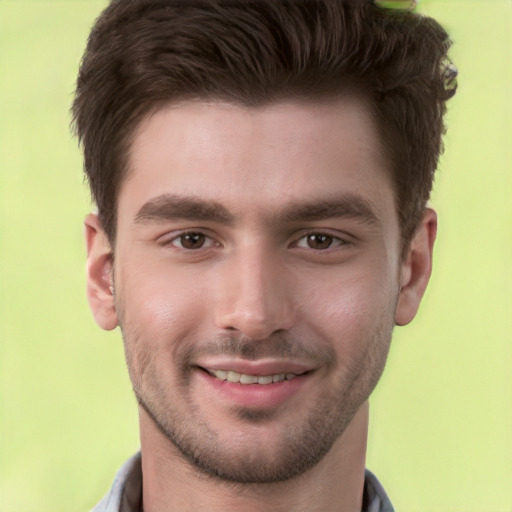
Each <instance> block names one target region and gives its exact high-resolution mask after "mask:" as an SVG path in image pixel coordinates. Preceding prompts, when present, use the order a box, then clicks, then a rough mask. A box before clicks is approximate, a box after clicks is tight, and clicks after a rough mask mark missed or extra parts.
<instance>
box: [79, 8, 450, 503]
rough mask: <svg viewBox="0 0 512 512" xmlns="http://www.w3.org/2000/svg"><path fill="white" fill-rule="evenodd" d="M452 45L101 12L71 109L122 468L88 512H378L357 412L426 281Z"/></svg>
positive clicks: (189, 13) (277, 14) (358, 21)
mask: <svg viewBox="0 0 512 512" xmlns="http://www.w3.org/2000/svg"><path fill="white" fill-rule="evenodd" d="M448 47H449V39H448V36H447V34H446V33H445V32H444V30H443V29H442V28H441V27H440V26H439V25H438V24H437V23H436V22H434V21H433V20H431V19H428V18H423V17H420V16H419V15H417V14H414V13H412V12H409V11H407V10H400V11H392V10H387V9H385V8H383V7H382V6H380V5H376V4H375V3H374V2H372V1H369V0H329V1H326V0H315V1H313V0H311V1H302V0H294V1H291V0H283V1H279V2H276V1H275V0H266V1H265V0H258V1H241V0H239V1H225V0H224V1H223V0H211V1H210V0H209V1H204V0H192V1H187V2H182V1H178V0H131V1H127V0H117V1H114V2H112V3H111V4H110V5H109V6H108V7H107V9H106V10H105V11H104V12H103V14H102V15H101V16H100V18H99V19H98V20H97V22H96V24H95V27H94V28H93V31H92V33H91V36H90V39H89V43H88V46H87V50H86V53H85V55H84V59H83V61H82V65H81V69H80V75H79V78H78V84H77V95H76V99H75V103H74V106H73V111H74V120H75V123H76V129H77V133H78V135H79V137H80V140H81V142H82V144H83V147H84V156H85V171H86V173H87V176H88V179H89V183H90V186H91V190H92V195H93V198H94V201H95V203H96V205H97V207H98V213H97V214H91V215H89V216H88V217H87V219H86V222H85V225H86V239H87V252H88V257H87V275H88V298H89V302H90V305H91V309H92V311H93V314H94V316H95V319H96V321H97V323H98V324H99V325H100V327H102V328H104V329H114V328H115V327H116V326H118V325H119V326H120V329H121V331H122V334H123V339H124V344H125V352H126V361H127V366H128V370H129V373H130V377H131V380H132V384H133V389H134V392H135V395H136V397H137V400H138V403H139V412H140V438H141V454H138V455H136V456H135V457H134V458H132V459H130V460H129V461H128V462H127V463H126V464H125V465H124V466H123V468H122V469H121V471H120V472H119V474H118V476H117V478H116V481H115V483H114V486H113V487H112V489H111V491H110V492H109V493H108V494H107V496H105V498H104V499H103V500H102V502H101V503H100V504H99V505H98V506H97V508H96V509H95V510H97V511H100V510H101V511H103V510H108V511H114V510H116V511H118V510H122V511H128V510H130V511H133V510H144V511H145V512H152V511H159V512H161V511H189V510H190V511H197V510H209V511H215V510H223V511H226V510H236V511H243V510H249V511H259V510H261V511H263V510H265V511H266V510H274V511H299V510H300V511H347V512H348V511H355V510H364V511H370V510H371V511H376V510H392V506H391V503H390V501H389V499H388V497H387V496H386V493H385V492H384V490H383V489H382V487H381V486H380V484H379V483H378V481H377V479H376V478H375V477H374V476H373V475H372V474H371V473H370V472H369V471H365V450H366V438H367V426H368V402H367V400H368V397H369V395H370V394H371V392H372V390H373V389H374V387H375V385H376V384H377V381H378V379H379V377H380V375H381V373H382V371H383V368H384V365H385V361H386V356H387V353H388V348H389V344H390V340H391V334H392V330H393V326H394V325H395V324H396V325H404V324H407V323H409V322H410V321H411V320H412V319H413V317H414V316H415V314H416V311H417V309H418V306H419V303H420V300H421V298H422V295H423V292H424V290H425V288H426V286H427V282H428V280H429V276H430V271H431V260H432V248H433V244H434V239H435V234H436V214H435V212H434V211H433V210H432V209H430V208H429V207H427V200H428V198H429V194H430V190H431V186H432V180H433V175H434V171H435V168H436V165H437V159H438V156H439V152H440V146H441V134H442V132H443V120H442V118H443V114H444V112H445V101H446V100H447V99H448V98H449V97H451V96H452V95H453V93H454V91H455V81H454V70H453V68H452V67H451V66H450V65H449V63H448V60H447V57H446V52H447V50H448Z"/></svg>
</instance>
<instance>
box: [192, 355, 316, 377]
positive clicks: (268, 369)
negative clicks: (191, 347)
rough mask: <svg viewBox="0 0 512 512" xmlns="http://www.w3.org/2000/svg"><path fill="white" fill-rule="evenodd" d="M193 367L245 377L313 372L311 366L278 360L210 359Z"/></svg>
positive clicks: (198, 362)
mask: <svg viewBox="0 0 512 512" xmlns="http://www.w3.org/2000/svg"><path fill="white" fill-rule="evenodd" d="M195 366H198V367H200V368H203V369H204V370H225V371H232V372H237V373H240V374H245V375H256V376H263V375H277V374H280V373H294V374H296V375H300V374H303V373H306V372H311V371H313V370H315V368H314V367H313V366H311V364H309V365H308V364H307V363H302V362H298V361H286V360H282V359H281V360H279V359H260V360H256V361H249V360H247V359H233V358H228V357H225V358H217V357H216V358H212V359H205V360H203V361H197V362H196V363H195Z"/></svg>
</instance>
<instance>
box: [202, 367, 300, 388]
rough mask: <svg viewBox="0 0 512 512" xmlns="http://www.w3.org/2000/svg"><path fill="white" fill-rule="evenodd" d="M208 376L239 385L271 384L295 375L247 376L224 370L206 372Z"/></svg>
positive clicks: (290, 378)
mask: <svg viewBox="0 0 512 512" xmlns="http://www.w3.org/2000/svg"><path fill="white" fill-rule="evenodd" d="M208 373H210V375H213V376H214V377H216V378H217V379H219V380H227V381H228V382H233V383H240V384H262V385H265V384H272V383H273V382H282V381H283V380H292V379H294V378H295V377H297V375H296V374H295V373H286V374H285V373H277V374H275V375H247V374H245V373H238V372H233V371H225V370H208Z"/></svg>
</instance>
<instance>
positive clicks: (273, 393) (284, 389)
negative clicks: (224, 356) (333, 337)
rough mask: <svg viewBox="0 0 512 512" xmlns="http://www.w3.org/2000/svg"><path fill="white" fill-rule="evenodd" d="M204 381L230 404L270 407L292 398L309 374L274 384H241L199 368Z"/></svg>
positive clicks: (261, 407)
mask: <svg viewBox="0 0 512 512" xmlns="http://www.w3.org/2000/svg"><path fill="white" fill-rule="evenodd" d="M198 373H199V376H200V378H201V379H202V380H203V382H204V383H205V384H206V385H207V386H209V387H210V389H213V391H214V392H215V393H217V394H218V395H219V397H220V398H221V399H222V400H223V401H224V402H227V403H228V404H231V405H237V406H241V407H253V408H260V409H269V408H273V407H277V406H279V405H281V404H283V403H285V402H286V401H288V400H290V399H291V398H292V397H293V396H294V395H295V394H297V392H298V391H299V389H300V388H302V386H304V384H305V383H306V381H307V380H308V378H309V377H310V376H309V374H306V375H300V376H297V377H295V378H293V379H291V380H283V381H281V382H274V383H272V384H240V383H239V382H229V381H227V380H219V379H217V378H215V377H213V376H212V375H210V374H209V373H207V372H205V371H203V370H198Z"/></svg>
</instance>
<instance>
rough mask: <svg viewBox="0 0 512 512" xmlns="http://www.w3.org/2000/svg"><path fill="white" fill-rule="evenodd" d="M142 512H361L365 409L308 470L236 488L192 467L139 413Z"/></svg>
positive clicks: (143, 415) (141, 411)
mask: <svg viewBox="0 0 512 512" xmlns="http://www.w3.org/2000/svg"><path fill="white" fill-rule="evenodd" d="M140 427H141V446H142V472H143V504H144V512H155V511H158V512H173V511H180V512H186V511H197V510H208V511H210V512H217V511H221V510H222V511H225V510H237V511H240V512H245V511H251V512H259V511H261V512H263V511H265V512H266V511H268V510H273V511H275V512H287V511H297V510H308V512H314V511H319V512H320V511H325V510H333V511H334V510H336V511H339V512H353V511H354V510H361V500H362V495H363V485H364V468H365V457H366V439H367V433H368V403H367V402H365V403H364V404H363V405H362V406H361V407H360V408H359V410H358V412H357V413H356V415H355V416H354V418H353V419H352V421H351V422H350V423H349V425H348V427H347V428H346V430H345V431H344V433H343V434H342V435H341V436H340V437H339V438H338V439H337V441H336V442H335V443H334V445H333V446H332V448H331V449H330V451H329V452H328V453H327V455H326V456H325V457H324V458H323V459H322V460H321V461H320V462H319V463H318V464H317V465H316V466H315V467H313V468H312V469H310V470H308V471H306V472H305V473H303V474H302V475H300V476H298V477H295V478H292V479H290V480H287V481H284V482H279V483H272V484H236V483H232V482H223V481H221V480H219V479H216V478H212V477H209V476H207V475H204V474H202V473H200V472H199V471H198V470H196V469H195V468H193V467H191V465H190V463H189V462H188V461H186V460H184V459H183V457H182V455H181V454H180V453H179V452H178V451H177V450H176V448H175V447H174V445H172V444H171V442H170V441H169V440H168V439H167V438H166V437H165V436H164V435H163V434H162V433H161V432H160V430H159V429H158V428H157V427H156V426H155V424H154V423H153V421H152V420H151V419H150V418H149V417H148V416H147V414H146V413H145V411H144V410H143V409H141V410H140Z"/></svg>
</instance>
